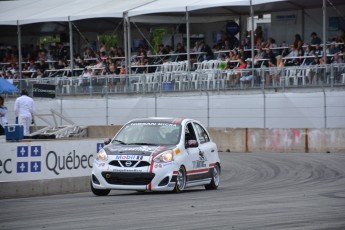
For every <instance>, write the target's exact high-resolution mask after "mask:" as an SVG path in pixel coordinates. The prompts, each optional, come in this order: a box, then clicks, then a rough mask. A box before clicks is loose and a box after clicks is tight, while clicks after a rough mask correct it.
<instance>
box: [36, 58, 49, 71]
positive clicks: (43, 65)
mask: <svg viewBox="0 0 345 230" xmlns="http://www.w3.org/2000/svg"><path fill="white" fill-rule="evenodd" d="M36 69H41V70H42V71H43V72H44V71H46V70H47V69H49V64H48V63H46V62H45V60H42V59H41V60H40V62H39V63H38V64H37V65H36Z"/></svg>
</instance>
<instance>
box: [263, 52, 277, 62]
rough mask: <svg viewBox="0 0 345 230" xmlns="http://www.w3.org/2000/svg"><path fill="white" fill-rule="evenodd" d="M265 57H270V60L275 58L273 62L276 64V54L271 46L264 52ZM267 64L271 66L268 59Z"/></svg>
mask: <svg viewBox="0 0 345 230" xmlns="http://www.w3.org/2000/svg"><path fill="white" fill-rule="evenodd" d="M264 59H269V60H273V64H274V65H275V63H276V62H275V59H276V55H275V53H273V51H271V49H270V48H267V49H266V51H265V54H264ZM265 66H269V63H268V61H265Z"/></svg>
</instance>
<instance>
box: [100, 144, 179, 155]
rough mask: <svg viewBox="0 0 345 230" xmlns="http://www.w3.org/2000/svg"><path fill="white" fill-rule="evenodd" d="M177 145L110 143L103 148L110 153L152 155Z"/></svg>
mask: <svg viewBox="0 0 345 230" xmlns="http://www.w3.org/2000/svg"><path fill="white" fill-rule="evenodd" d="M174 148H176V145H120V144H109V145H107V146H105V147H104V148H103V149H104V150H105V151H106V153H107V154H108V155H140V156H151V155H153V154H155V155H157V154H159V153H161V152H164V151H167V150H170V149H174Z"/></svg>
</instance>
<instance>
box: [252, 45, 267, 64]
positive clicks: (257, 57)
mask: <svg viewBox="0 0 345 230" xmlns="http://www.w3.org/2000/svg"><path fill="white" fill-rule="evenodd" d="M265 54H266V52H265V51H263V50H262V48H261V47H260V48H258V50H257V51H256V54H255V56H254V67H255V68H260V67H261V64H262V63H263V60H260V59H263V58H264V56H265Z"/></svg>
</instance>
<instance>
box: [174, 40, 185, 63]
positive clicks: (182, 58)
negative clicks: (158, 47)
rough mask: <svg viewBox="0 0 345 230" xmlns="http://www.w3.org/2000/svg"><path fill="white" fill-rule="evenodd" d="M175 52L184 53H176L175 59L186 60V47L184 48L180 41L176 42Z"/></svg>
mask: <svg viewBox="0 0 345 230" xmlns="http://www.w3.org/2000/svg"><path fill="white" fill-rule="evenodd" d="M175 53H177V54H178V53H184V55H178V56H177V58H176V61H185V60H187V55H186V54H185V53H187V52H186V49H185V48H184V46H183V45H182V44H181V43H177V45H176V50H175Z"/></svg>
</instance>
